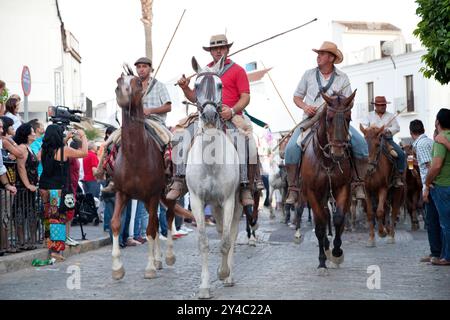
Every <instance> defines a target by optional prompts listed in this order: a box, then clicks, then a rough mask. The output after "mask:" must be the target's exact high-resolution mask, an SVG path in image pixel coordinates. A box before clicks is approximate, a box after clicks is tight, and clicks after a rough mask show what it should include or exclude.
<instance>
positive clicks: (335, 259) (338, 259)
mask: <svg viewBox="0 0 450 320" xmlns="http://www.w3.org/2000/svg"><path fill="white" fill-rule="evenodd" d="M330 260H331V261H332V262H333V263H334V264H335V265H336V266H339V265H340V264H342V263H343V262H344V254H342V255H341V256H340V257H335V256H333V255H331V259H330Z"/></svg>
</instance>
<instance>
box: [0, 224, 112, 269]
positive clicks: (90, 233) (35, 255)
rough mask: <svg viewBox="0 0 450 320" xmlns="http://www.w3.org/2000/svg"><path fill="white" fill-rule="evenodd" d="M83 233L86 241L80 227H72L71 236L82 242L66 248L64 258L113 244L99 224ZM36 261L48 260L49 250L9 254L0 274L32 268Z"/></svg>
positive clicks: (0, 265)
mask: <svg viewBox="0 0 450 320" xmlns="http://www.w3.org/2000/svg"><path fill="white" fill-rule="evenodd" d="M83 231H84V233H85V238H86V240H81V239H82V236H81V228H80V226H73V227H71V230H70V236H71V237H72V238H73V239H75V240H77V241H78V242H80V245H78V246H76V247H69V246H66V250H65V251H64V257H66V258H68V257H70V256H73V255H76V254H80V253H84V252H88V251H91V250H95V249H99V248H101V247H103V246H106V245H108V244H110V243H111V241H110V239H109V235H108V233H106V232H103V226H102V224H99V225H98V226H93V225H87V226H83ZM34 259H39V260H45V259H48V250H47V249H46V248H39V249H35V250H30V251H23V252H20V253H12V254H7V255H5V256H3V257H0V274H4V273H8V272H14V271H18V270H21V269H24V268H29V267H32V266H31V262H32V261H33V260H34Z"/></svg>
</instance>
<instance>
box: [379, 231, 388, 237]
mask: <svg viewBox="0 0 450 320" xmlns="http://www.w3.org/2000/svg"><path fill="white" fill-rule="evenodd" d="M378 235H379V236H380V238H385V237H386V236H387V232H386V231H385V230H384V231H383V232H380V231H378Z"/></svg>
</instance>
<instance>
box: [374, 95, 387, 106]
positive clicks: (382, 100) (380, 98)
mask: <svg viewBox="0 0 450 320" xmlns="http://www.w3.org/2000/svg"><path fill="white" fill-rule="evenodd" d="M371 104H374V105H379V106H384V105H386V104H390V102H389V101H387V100H386V97H385V96H378V97H375V101H374V102H371Z"/></svg>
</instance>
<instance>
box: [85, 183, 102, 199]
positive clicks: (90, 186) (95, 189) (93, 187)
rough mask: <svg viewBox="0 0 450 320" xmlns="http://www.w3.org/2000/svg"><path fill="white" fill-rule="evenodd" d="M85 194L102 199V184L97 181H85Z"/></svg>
mask: <svg viewBox="0 0 450 320" xmlns="http://www.w3.org/2000/svg"><path fill="white" fill-rule="evenodd" d="M83 189H84V193H90V194H92V195H93V196H94V197H96V198H100V183H98V182H97V181H83Z"/></svg>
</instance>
